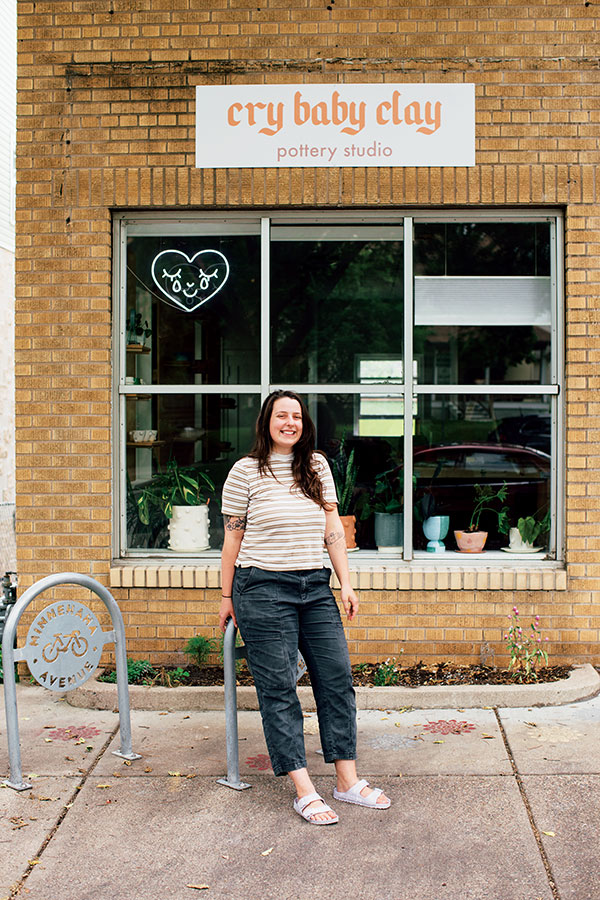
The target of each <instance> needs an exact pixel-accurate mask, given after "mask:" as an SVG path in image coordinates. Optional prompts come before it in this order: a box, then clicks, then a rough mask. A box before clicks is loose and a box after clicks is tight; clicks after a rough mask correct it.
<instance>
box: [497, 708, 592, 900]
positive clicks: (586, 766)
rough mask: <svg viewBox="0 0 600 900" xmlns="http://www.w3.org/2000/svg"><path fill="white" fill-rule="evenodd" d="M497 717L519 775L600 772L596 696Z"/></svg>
mask: <svg viewBox="0 0 600 900" xmlns="http://www.w3.org/2000/svg"><path fill="white" fill-rule="evenodd" d="M500 719H501V721H502V725H503V727H504V730H505V732H506V737H507V740H508V743H509V746H510V749H511V752H512V754H513V756H514V759H515V763H516V765H517V768H518V770H519V772H521V773H522V774H543V773H548V774H550V773H555V772H562V773H577V772H580V773H585V772H588V773H589V772H595V773H599V774H600V757H599V756H598V746H599V745H600V701H599V700H598V699H594V700H592V701H585V702H583V703H574V704H571V705H568V706H554V707H543V708H539V709H536V708H530V709H503V710H500ZM598 896H599V897H600V891H599V894H598Z"/></svg>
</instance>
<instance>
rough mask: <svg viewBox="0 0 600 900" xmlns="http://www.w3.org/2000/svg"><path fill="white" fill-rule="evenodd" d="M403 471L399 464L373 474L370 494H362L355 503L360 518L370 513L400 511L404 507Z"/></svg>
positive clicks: (365, 517)
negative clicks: (373, 481) (373, 478)
mask: <svg viewBox="0 0 600 900" xmlns="http://www.w3.org/2000/svg"><path fill="white" fill-rule="evenodd" d="M403 490H404V471H403V469H402V468H400V467H399V466H395V467H394V468H393V469H387V470H386V471H385V472H380V473H379V475H376V476H375V484H374V486H373V490H372V492H371V494H363V495H362V496H361V497H360V498H359V502H358V503H357V511H359V512H360V518H361V519H363V520H364V519H367V518H368V517H369V516H370V515H371V513H376V512H382V513H401V512H402V510H403V508H404V493H403Z"/></svg>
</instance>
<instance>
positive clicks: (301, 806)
mask: <svg viewBox="0 0 600 900" xmlns="http://www.w3.org/2000/svg"><path fill="white" fill-rule="evenodd" d="M315 800H320V801H321V803H320V804H319V806H315V807H313V809H310V810H309V809H306V807H307V806H308V805H309V803H314V801H315ZM294 809H295V810H296V812H297V813H298V815H299V816H302V818H303V819H306V821H307V822H310V824H311V825H335V824H336V822H339V817H338V816H337V815H336V816H335V819H325V820H324V821H322V822H318V821H315V820H314V819H313V816H318V815H320V814H321V813H326V812H333V810H332V808H331V807H330V806H328V805H327V804H326V803H325V801H324V800H323V798H322V797H321V795H320V794H317V793H316V791H315V792H313V793H312V794H306V795H305V796H304V797H301V798H300V799H299V798H298V797H296V799H295V800H294Z"/></svg>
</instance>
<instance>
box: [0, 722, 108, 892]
mask: <svg viewBox="0 0 600 900" xmlns="http://www.w3.org/2000/svg"><path fill="white" fill-rule="evenodd" d="M119 727H120V722H117V724H116V725H115V727H114V728H113V730H112V731H111V732H110V734H109V736H108V737H107V739H106V741H105V742H104V744H103V745H102V747H101V748H100V752H99V753H98V756H97V757H96V759H95V760H94V762H93V763H92V765H91V766H90V768H89V769H88V771H87V772H86V773H85V774H84V775H82V776H81V779H80V780H79V783H78V784H77V785H76V786H75V788H74V789H73V792H72V794H71V796H70V797H69V798H68V799H67V801H66V803H65V804H64V806H63V810H62V812H61V813H60V815H59V817H58V819H57V820H56V822H55V823H54V825H53V826H52V828H51V829H50V831H49V832H48V834H47V835H46V837H45V838H44V840H43V841H42V844H41V846H40V849H39V850H38V851H37V853H36V854H35V856H34V857H33V859H35V860H38V861H39V858H40V857H41V855H42V854H43V852H44V850H45V849H46V847H47V846H48V844H49V843H50V841H51V840H52V838H53V837H54V835H55V834H56V832H57V831H58V829H59V828H60V826H61V825H62V823H63V822H64V820H65V818H66V816H67V813H68V812H69V809H70V807H71V805H72V804H73V803H74V802H75V800H76V799H77V797H78V795H79V793H80V791H81V789H82V787H83V786H84V785H85V783H86V782H87V780H88V778H89V777H90V775H91V774H92V772H93V771H94V769H95V768H96V766H97V765H98V763H99V762H100V760H101V759H102V757H103V756H104V754H105V753H106V750H107V749H108V747H109V746H110V744H111V742H112V740H113V739H114V737H115V735H116V733H117V731H118V730H119ZM36 865H37V862H36V863H35V864H34V865H32V864H31V863H29V865H28V866H27V869H26V870H25V872H24V873H23V875H22V876H21V878H20V879H19V880H18V882H16V884H14V885H13V886H12V887H11V889H10V892H9V894H8V898H7V900H14V898H16V897H17V896H18V894H19V892H20V890H21V888H22V887H23V885H24V884H25V882H26V881H27V879H28V878H29V876H30V875H31V873H32V872H33V870H34V869H35V867H36Z"/></svg>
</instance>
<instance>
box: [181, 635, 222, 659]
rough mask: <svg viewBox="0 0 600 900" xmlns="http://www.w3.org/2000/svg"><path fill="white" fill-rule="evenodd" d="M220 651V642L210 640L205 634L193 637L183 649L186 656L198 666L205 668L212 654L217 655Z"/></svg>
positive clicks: (214, 639)
mask: <svg viewBox="0 0 600 900" xmlns="http://www.w3.org/2000/svg"><path fill="white" fill-rule="evenodd" d="M218 649H219V642H218V641H217V640H216V638H208V637H205V636H204V635H203V634H195V635H194V637H191V638H190V639H189V641H188V642H187V644H186V645H185V646H184V648H183V652H184V653H185V655H186V656H189V658H190V659H191V661H192V662H193V663H194V664H195V665H197V666H204V665H206V662H207V661H208V657H209V656H210V654H211V653H216V652H217V651H218Z"/></svg>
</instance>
